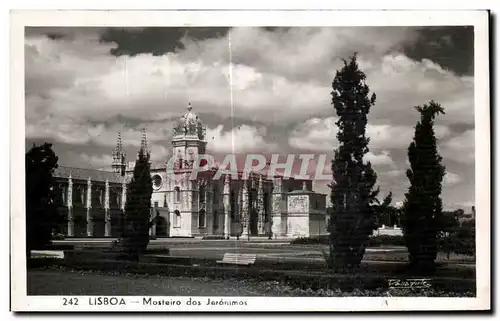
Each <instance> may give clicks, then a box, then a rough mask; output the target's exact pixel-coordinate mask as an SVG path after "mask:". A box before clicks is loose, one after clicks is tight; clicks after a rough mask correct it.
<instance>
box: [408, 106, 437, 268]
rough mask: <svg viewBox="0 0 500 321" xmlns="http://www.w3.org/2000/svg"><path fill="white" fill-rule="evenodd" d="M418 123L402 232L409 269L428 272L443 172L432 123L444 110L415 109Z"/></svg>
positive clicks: (410, 150) (410, 155) (434, 248)
mask: <svg viewBox="0 0 500 321" xmlns="http://www.w3.org/2000/svg"><path fill="white" fill-rule="evenodd" d="M415 109H416V110H417V111H418V112H419V113H420V121H419V122H418V123H417V125H416V126H415V136H414V138H413V142H412V143H411V144H410V146H409V147H408V159H409V162H410V168H409V169H408V170H407V171H406V176H407V177H408V179H409V181H410V187H409V189H408V192H407V193H406V199H405V201H404V204H403V222H402V223H403V231H404V238H405V242H406V246H407V247H408V252H409V259H410V264H411V267H412V268H415V269H416V270H418V271H420V272H424V271H432V269H433V268H434V261H435V259H436V256H437V250H438V249H437V236H438V233H439V230H440V222H441V221H442V218H441V215H442V210H443V208H442V207H443V206H442V201H441V197H440V195H441V183H442V181H443V178H444V175H445V168H444V166H443V165H442V164H441V162H442V158H441V156H440V155H439V154H438V151H437V143H436V137H435V134H434V119H435V118H436V116H437V115H438V114H444V109H443V108H442V107H441V106H440V105H439V104H437V103H435V102H434V101H431V102H429V103H428V104H426V105H423V106H416V107H415Z"/></svg>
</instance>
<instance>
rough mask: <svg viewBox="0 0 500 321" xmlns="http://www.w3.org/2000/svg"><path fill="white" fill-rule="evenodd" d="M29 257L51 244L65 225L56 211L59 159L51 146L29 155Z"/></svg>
mask: <svg viewBox="0 0 500 321" xmlns="http://www.w3.org/2000/svg"><path fill="white" fill-rule="evenodd" d="M25 159H26V164H25V165H26V255H27V257H29V256H30V251H31V250H33V249H37V248H43V247H44V246H45V245H47V244H48V243H50V239H51V233H52V230H53V229H54V228H57V227H58V226H59V225H61V223H62V222H63V220H64V218H63V217H61V213H59V212H58V210H57V203H56V200H57V195H56V191H57V190H58V189H57V187H56V182H55V179H54V177H53V173H54V170H55V169H56V168H57V166H58V165H57V162H58V157H57V156H56V154H55V153H54V151H53V150H52V144H49V143H44V144H42V145H39V146H37V145H35V144H33V147H32V148H31V149H30V150H29V151H28V152H27V153H26V155H25Z"/></svg>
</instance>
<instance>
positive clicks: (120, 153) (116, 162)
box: [111, 130, 126, 175]
mask: <svg viewBox="0 0 500 321" xmlns="http://www.w3.org/2000/svg"><path fill="white" fill-rule="evenodd" d="M125 158H126V154H125V151H124V150H123V143H122V135H121V132H120V130H118V133H117V137H116V147H115V149H114V150H113V163H112V165H111V167H112V169H113V172H116V173H120V174H121V175H125V167H126V164H125Z"/></svg>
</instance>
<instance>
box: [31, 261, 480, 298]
mask: <svg viewBox="0 0 500 321" xmlns="http://www.w3.org/2000/svg"><path fill="white" fill-rule="evenodd" d="M27 285H28V295H107V296H110V295H136V296H140V295H145V296H152V295H169V296H309V297H314V296H331V297H344V296H378V297H380V296H442V297H443V296H473V293H471V292H468V291H465V292H461V291H459V292H444V291H438V290H432V289H431V290H426V291H425V292H421V291H413V292H412V291H410V292H409V291H403V292H399V293H395V292H394V291H392V290H391V292H388V291H387V290H384V289H377V290H358V289H354V290H352V291H342V290H340V289H318V290H312V289H311V288H306V289H301V288H297V287H292V286H290V285H287V284H286V283H283V282H279V281H258V280H252V279H247V280H241V279H233V278H224V279H212V278H206V277H194V278H193V277H172V276H169V277H165V276H156V275H123V274H122V275H113V273H101V272H89V271H71V270H65V269H57V268H49V269H45V270H38V269H34V270H28V275H27Z"/></svg>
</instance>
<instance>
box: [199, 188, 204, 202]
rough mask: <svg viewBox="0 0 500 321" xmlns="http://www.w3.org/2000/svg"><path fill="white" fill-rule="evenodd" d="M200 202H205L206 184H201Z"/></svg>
mask: <svg viewBox="0 0 500 321" xmlns="http://www.w3.org/2000/svg"><path fill="white" fill-rule="evenodd" d="M200 203H205V185H200Z"/></svg>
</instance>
